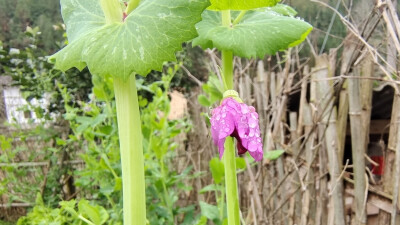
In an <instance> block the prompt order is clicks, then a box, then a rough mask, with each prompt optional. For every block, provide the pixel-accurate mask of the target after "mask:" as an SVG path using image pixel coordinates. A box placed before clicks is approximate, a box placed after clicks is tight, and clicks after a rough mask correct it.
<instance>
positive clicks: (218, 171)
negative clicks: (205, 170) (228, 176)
mask: <svg viewBox="0 0 400 225" xmlns="http://www.w3.org/2000/svg"><path fill="white" fill-rule="evenodd" d="M209 164H210V170H211V175H212V177H213V179H214V181H215V183H216V184H219V183H221V182H222V181H223V178H224V176H225V167H224V163H223V162H222V161H221V160H219V159H218V158H215V157H214V158H212V159H211V160H210V163H209Z"/></svg>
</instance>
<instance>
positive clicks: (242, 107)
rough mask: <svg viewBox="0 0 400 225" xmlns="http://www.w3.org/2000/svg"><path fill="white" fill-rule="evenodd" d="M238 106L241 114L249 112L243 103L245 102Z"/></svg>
mask: <svg viewBox="0 0 400 225" xmlns="http://www.w3.org/2000/svg"><path fill="white" fill-rule="evenodd" d="M240 108H241V111H242V113H243V114H246V113H248V112H249V107H247V105H245V104H241V105H240Z"/></svg>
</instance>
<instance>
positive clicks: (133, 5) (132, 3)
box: [126, 0, 140, 15]
mask: <svg viewBox="0 0 400 225" xmlns="http://www.w3.org/2000/svg"><path fill="white" fill-rule="evenodd" d="M139 3H140V0H130V1H129V3H128V6H127V7H126V15H129V13H131V12H132V11H133V10H134V9H136V8H137V7H138V6H139Z"/></svg>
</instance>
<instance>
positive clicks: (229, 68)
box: [221, 10, 233, 91]
mask: <svg viewBox="0 0 400 225" xmlns="http://www.w3.org/2000/svg"><path fill="white" fill-rule="evenodd" d="M221 13H222V25H224V26H227V27H230V26H231V12H230V11H229V10H222V11H221ZM221 54H222V77H223V81H224V87H225V91H226V90H231V89H233V53H232V51H226V50H222V53H221Z"/></svg>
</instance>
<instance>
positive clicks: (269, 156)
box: [264, 150, 285, 160]
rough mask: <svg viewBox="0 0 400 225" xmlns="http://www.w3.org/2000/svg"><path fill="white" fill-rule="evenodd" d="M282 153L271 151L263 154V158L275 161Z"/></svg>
mask: <svg viewBox="0 0 400 225" xmlns="http://www.w3.org/2000/svg"><path fill="white" fill-rule="evenodd" d="M283 153H285V151H284V150H272V151H268V152H266V153H265V155H264V158H265V159H269V160H276V159H278V158H279V157H280V156H281V155H282V154H283Z"/></svg>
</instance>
